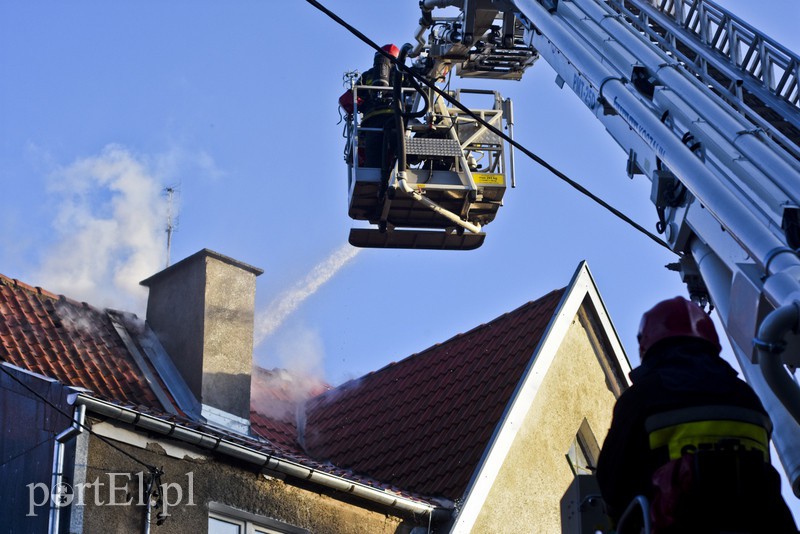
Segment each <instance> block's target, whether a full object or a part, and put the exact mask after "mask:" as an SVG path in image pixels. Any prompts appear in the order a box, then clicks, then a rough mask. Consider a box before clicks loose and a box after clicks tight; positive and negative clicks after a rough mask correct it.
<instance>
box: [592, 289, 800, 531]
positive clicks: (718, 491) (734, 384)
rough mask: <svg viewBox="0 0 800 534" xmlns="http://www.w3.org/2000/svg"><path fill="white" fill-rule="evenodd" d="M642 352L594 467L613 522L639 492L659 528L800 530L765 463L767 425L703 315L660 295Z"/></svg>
mask: <svg viewBox="0 0 800 534" xmlns="http://www.w3.org/2000/svg"><path fill="white" fill-rule="evenodd" d="M639 352H640V355H641V361H642V364H641V366H639V367H638V368H637V369H634V370H633V371H632V372H631V375H630V376H631V380H632V382H633V385H632V386H631V387H630V388H629V389H628V390H627V391H625V392H624V393H623V394H622V396H620V398H619V400H618V401H617V404H616V406H615V408H614V418H613V421H612V424H611V428H610V429H609V432H608V436H607V437H606V440H605V443H604V444H603V449H602V452H601V454H600V458H599V462H598V466H597V478H598V482H599V484H600V489H601V492H602V495H603V498H604V500H605V502H606V505H607V507H608V512H609V515H610V516H611V518H612V521H614V523H615V524H616V523H617V522H618V521H619V519H620V516H621V515H622V514H623V512H624V511H625V509H626V507H627V506H628V505H629V504H630V503H631V502H632V500H633V499H634V498H635V497H636V496H637V495H643V496H645V497H647V498H648V499H649V501H650V504H651V507H650V518H651V520H652V522H653V532H655V533H659V534H661V533H694V532H697V533H700V532H702V533H711V532H746V533H753V534H755V533H762V532H763V533H784V532H797V530H796V527H795V525H794V520H793V519H792V516H791V514H790V512H789V510H788V507H787V506H786V504H785V503H784V501H783V499H782V497H781V494H780V478H779V476H778V474H777V472H776V471H775V469H774V468H773V467H772V465H771V464H770V462H769V436H770V432H771V430H772V425H771V423H770V421H769V418H768V416H767V413H766V411H765V410H764V408H763V406H762V404H761V402H760V401H759V399H758V397H757V396H756V395H755V393H754V392H753V390H752V389H751V388H750V387H749V386H748V385H747V384H746V383H745V382H743V381H742V380H739V379H738V378H737V376H736V374H737V373H736V371H734V370H733V368H732V367H731V366H730V365H729V364H728V363H727V362H725V361H724V360H723V359H722V358H720V356H719V353H720V344H719V338H718V336H717V333H716V330H715V328H714V324H713V323H712V321H711V319H710V317H709V316H708V315H707V314H706V313H705V312H704V311H703V310H702V309H701V308H700V307H699V306H697V305H696V304H694V303H692V302H690V301H688V300H686V299H683V298H682V297H676V298H674V299H671V300H666V301H663V302H661V303H659V304H657V305H656V306H655V307H654V308H652V309H651V310H650V311H648V312H646V313H645V314H644V316H643V317H642V322H641V325H640V328H639Z"/></svg>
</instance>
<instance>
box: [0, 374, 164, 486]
mask: <svg viewBox="0 0 800 534" xmlns="http://www.w3.org/2000/svg"><path fill="white" fill-rule="evenodd" d="M0 371H2V372H3V373H4V374H5V375H7V376H8V377H9V378H11V379H12V380H13V381H14V382H16V383H17V384H19V385H20V386H22V387H23V388H25V389H26V390H27V391H28V392H30V393H31V394H32V395H34V396H35V397H36V398H38V399H39V400H41V401H42V402H44V403H45V404H47V405H48V406H50V407H51V408H52V409H54V410H55V411H57V412H58V413H60V414H61V415H63V416H64V417H66V418H67V419H69V420H70V421H72V422H73V423H76V424H77V425H78V426H80V427H81V428H82V429H83V430H85V431H86V432H88V433H89V435H91V436H93V437H96V438H97V439H99V440H100V441H102V442H103V443H105V444H106V445H108V446H109V447H111V448H112V449H115V450H116V451H117V452H120V453H122V454H123V455H125V456H127V457H128V458H130V459H131V460H133V461H134V462H136V463H138V464H139V465H142V466H143V467H146V468H147V470H148V471H149V472H151V473H160V472H161V470H160V469H159V468H157V467H156V466H154V465H150V464H148V463H147V462H143V461H142V460H140V459H139V458H137V457H135V456H134V455H132V454H131V453H129V452H128V451H126V450H124V449H122V448H120V447H118V446H117V445H115V444H114V443H112V442H111V440H109V439H107V438H106V437H105V436H102V435H100V434H98V433H97V432H95V431H94V430H92V429H91V427H89V426H88V425H86V424H85V423H78V422H77V421H75V420H74V419H73V418H72V416H71V415H70V414H68V413H67V412H65V411H64V410H62V409H61V408H60V407H58V406H56V405H55V404H53V403H52V402H51V401H50V400H49V399H48V398H47V397H45V396H44V395H42V394H41V393H39V392H38V391H36V390H35V389H33V388H32V387H30V386H29V385H28V384H26V383H24V382H23V381H22V380H20V379H19V378H17V377H16V376H14V374H13V373H11V372H10V371H9V370H8V369H6V368H5V366H4V365H2V364H1V363H0Z"/></svg>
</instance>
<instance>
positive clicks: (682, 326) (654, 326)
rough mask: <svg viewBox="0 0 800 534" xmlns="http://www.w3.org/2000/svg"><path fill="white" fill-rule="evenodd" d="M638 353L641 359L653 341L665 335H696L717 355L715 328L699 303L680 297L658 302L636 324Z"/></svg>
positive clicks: (666, 336) (695, 336) (692, 336)
mask: <svg viewBox="0 0 800 534" xmlns="http://www.w3.org/2000/svg"><path fill="white" fill-rule="evenodd" d="M638 338H639V356H641V358H642V359H644V357H645V355H646V354H647V352H648V351H649V350H650V349H651V348H652V347H653V346H654V345H655V344H657V343H659V342H660V341H663V340H665V339H669V338H696V339H702V340H703V341H707V342H708V343H709V344H710V345H711V346H713V347H714V349H715V350H716V353H717V354H719V352H720V350H722V348H721V347H720V344H719V337H718V336H717V329H716V328H714V323H713V321H712V320H711V317H709V316H708V314H707V313H706V312H705V311H703V309H702V308H700V306H698V305H697V304H695V303H694V302H692V301H690V300H686V299H685V298H683V297H675V298H673V299H669V300H664V301H662V302H659V303H658V304H656V305H655V306H653V308H651V309H650V310H648V311H646V312H645V314H644V315H643V316H642V322H641V323H640V324H639V335H638Z"/></svg>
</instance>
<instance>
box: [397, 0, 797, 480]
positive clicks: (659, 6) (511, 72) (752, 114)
mask: <svg viewBox="0 0 800 534" xmlns="http://www.w3.org/2000/svg"><path fill="white" fill-rule="evenodd" d="M446 6H450V7H457V8H460V10H461V14H460V16H457V17H452V16H450V17H448V18H438V19H437V18H435V17H434V15H433V14H434V12H435V9H436V8H440V7H446ZM421 7H422V11H423V17H422V19H421V26H420V29H419V30H418V31H417V42H418V43H419V44H418V45H417V47H416V49H415V50H414V51H413V52H412V54H411V55H414V56H417V57H418V63H419V64H427V65H428V68H429V73H430V76H431V77H432V78H436V77H438V76H439V75H440V74H441V73H444V72H447V70H448V69H450V68H455V71H456V73H457V74H460V75H463V76H471V77H476V76H477V77H483V78H498V79H519V78H520V77H521V76H522V74H523V72H524V71H525V69H526V68H528V67H530V66H531V65H532V64H533V63H534V62H535V61H536V60H537V59H538V58H542V59H543V60H545V61H546V62H547V63H548V64H549V65H550V66H551V67H552V68H553V69H554V70H555V71H556V73H557V75H558V77H557V81H558V83H559V84H561V85H567V86H569V87H570V88H571V89H572V90H573V91H574V92H575V94H576V95H577V96H578V97H579V99H580V100H581V101H582V102H583V103H584V104H585V105H586V107H587V108H588V109H589V110H590V112H591V113H592V114H593V115H594V116H595V118H597V119H598V120H599V121H601V122H602V123H603V126H604V127H605V128H606V130H607V131H608V132H609V133H610V134H611V135H612V136H613V138H614V139H615V140H616V141H617V143H618V144H619V145H620V147H621V148H622V149H623V150H624V151H625V153H626V154H628V165H627V172H628V175H630V176H633V175H643V176H644V177H646V178H647V179H649V180H650V181H651V182H652V192H651V201H652V202H653V204H654V205H655V207H656V212H657V214H658V219H659V220H658V225H657V228H658V230H659V232H661V233H663V236H664V239H665V241H666V242H667V243H668V244H669V246H670V248H672V249H673V250H674V251H675V252H676V253H678V254H679V255H680V261H679V263H678V264H676V265H675V266H674V268H675V270H678V271H680V273H681V276H682V278H683V280H684V281H685V282H686V284H687V286H688V290H689V293H690V295H691V296H692V298H693V299H695V300H696V301H698V302H700V303H701V304H706V303H711V304H713V306H714V307H715V308H716V309H717V311H718V313H719V317H720V319H721V321H722V323H723V325H724V328H725V330H726V332H727V334H728V337H729V339H730V341H731V345H732V347H733V350H734V353H735V355H736V357H737V359H738V360H739V363H740V365H741V367H742V370H743V373H744V375H745V378H746V379H747V381H748V382H749V383H750V385H751V386H752V387H753V388H754V389H755V390H756V392H757V393H758V394H759V396H760V397H761V399H762V402H763V403H764V405H765V407H766V408H767V410H768V412H769V413H770V415H771V417H772V420H773V422H774V424H775V432H774V435H773V439H774V443H775V446H776V448H777V450H778V453H779V456H780V458H781V461H782V463H783V465H784V468H785V469H786V472H787V475H788V476H789V479H790V481H791V482H792V487H793V490H794V492H795V494H797V495H798V496H800V448H798V447H797V444H798V443H800V423H799V422H800V388H798V386H797V383H796V382H795V381H794V379H793V377H792V375H791V374H790V371H791V372H793V370H794V368H795V367H797V366H798V365H800V335H798V334H799V333H800V258H798V252H797V251H798V250H799V249H800V88H799V87H798V83H799V81H798V80H799V78H800V58H798V56H797V55H796V54H793V53H791V52H790V51H788V50H786V49H785V48H784V47H782V46H780V45H779V44H777V43H775V42H773V41H772V40H770V39H769V38H768V37H766V36H764V35H762V34H760V33H759V32H758V31H757V30H755V29H754V28H752V27H750V26H749V25H747V24H746V23H744V22H743V21H741V20H739V19H737V18H736V17H735V16H734V15H732V14H730V13H728V12H727V11H725V10H724V9H722V8H720V7H719V6H717V5H716V4H714V3H713V2H711V1H709V0H569V1H567V0H506V1H498V0H423V1H422V2H421ZM426 34H427V40H425V39H423V36H425V35H426Z"/></svg>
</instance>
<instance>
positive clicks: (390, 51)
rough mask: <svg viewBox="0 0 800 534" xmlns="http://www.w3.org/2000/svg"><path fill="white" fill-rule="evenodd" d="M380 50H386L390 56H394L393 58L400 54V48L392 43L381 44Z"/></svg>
mask: <svg viewBox="0 0 800 534" xmlns="http://www.w3.org/2000/svg"><path fill="white" fill-rule="evenodd" d="M381 50H383V51H384V52H387V53H388V54H389V55H390V56H392V57H395V58H396V57H398V56H399V55H400V49H399V48H397V47H396V46H395V45H393V44H387V45H383V46H382V47H381Z"/></svg>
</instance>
